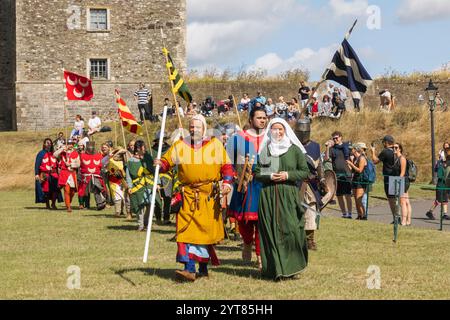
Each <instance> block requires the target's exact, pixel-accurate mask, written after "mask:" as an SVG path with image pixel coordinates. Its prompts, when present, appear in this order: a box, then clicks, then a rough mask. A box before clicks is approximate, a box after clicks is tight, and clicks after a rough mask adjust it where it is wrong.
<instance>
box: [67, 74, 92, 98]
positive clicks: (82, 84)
mask: <svg viewBox="0 0 450 320" xmlns="http://www.w3.org/2000/svg"><path fill="white" fill-rule="evenodd" d="M64 81H65V83H66V89H67V92H66V96H67V99H68V100H84V101H89V100H91V99H92V97H94V91H93V90H92V80H91V79H88V78H86V77H83V76H80V75H78V74H76V73H73V72H69V71H65V70H64Z"/></svg>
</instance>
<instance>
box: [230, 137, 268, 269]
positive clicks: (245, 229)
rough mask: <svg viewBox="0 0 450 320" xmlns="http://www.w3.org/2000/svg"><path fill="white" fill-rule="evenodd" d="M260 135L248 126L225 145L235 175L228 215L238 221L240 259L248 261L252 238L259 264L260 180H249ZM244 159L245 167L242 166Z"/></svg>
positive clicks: (258, 148) (253, 167)
mask: <svg viewBox="0 0 450 320" xmlns="http://www.w3.org/2000/svg"><path fill="white" fill-rule="evenodd" d="M263 138H264V132H262V133H261V134H257V132H256V131H255V130H254V129H249V130H246V131H240V132H238V133H236V134H235V135H234V136H233V137H231V139H230V140H229V141H228V144H227V152H228V155H229V157H230V159H232V163H233V164H234V168H235V170H236V172H237V177H238V179H237V181H235V182H236V183H235V185H234V188H233V195H232V197H231V203H230V206H229V208H228V215H230V216H232V217H234V218H235V219H236V220H237V221H238V226H239V233H240V234H241V237H242V239H243V241H244V246H243V250H242V259H243V260H244V261H246V262H250V261H251V259H252V245H253V240H254V241H255V251H256V257H257V261H258V265H259V266H260V264H261V258H260V256H261V250H260V241H259V234H258V204H259V195H260V193H261V188H262V184H261V182H260V181H257V180H255V179H252V177H253V176H252V174H253V172H254V170H255V169H256V164H257V158H258V152H259V151H260V146H261V143H262V140H263ZM246 157H247V158H246ZM246 162H247V168H245V167H246V165H245V164H246ZM243 171H249V172H248V173H250V176H248V177H249V178H247V177H246V175H247V172H244V173H243ZM242 180H245V181H242ZM241 181H242V182H241ZM239 183H241V184H243V185H244V186H243V187H241V190H238V189H239Z"/></svg>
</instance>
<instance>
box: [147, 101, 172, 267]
mask: <svg viewBox="0 0 450 320" xmlns="http://www.w3.org/2000/svg"><path fill="white" fill-rule="evenodd" d="M166 117H167V106H164V111H163V119H162V124H161V134H160V136H159V144H158V155H157V159H160V158H161V153H162V145H163V139H164V130H165V128H166ZM158 176H159V165H157V166H156V168H155V175H154V181H153V190H152V202H151V205H150V216H149V218H148V226H147V237H146V239H145V249H144V258H143V262H144V263H146V262H147V260H148V249H149V246H150V236H151V232H152V222H153V214H154V212H155V201H156V188H157V187H158Z"/></svg>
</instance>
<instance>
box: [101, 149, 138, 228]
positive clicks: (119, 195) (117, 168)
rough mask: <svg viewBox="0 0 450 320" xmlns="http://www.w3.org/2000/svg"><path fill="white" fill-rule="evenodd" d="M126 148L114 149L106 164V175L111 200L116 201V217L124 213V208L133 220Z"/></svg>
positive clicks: (128, 217) (128, 216)
mask: <svg viewBox="0 0 450 320" xmlns="http://www.w3.org/2000/svg"><path fill="white" fill-rule="evenodd" d="M126 153H127V151H126V150H125V149H118V150H115V151H113V153H112V155H111V157H109V159H108V162H107V163H105V164H106V175H107V177H108V184H109V192H110V195H111V201H112V202H113V203H114V211H115V214H116V217H118V216H120V215H123V213H124V208H125V210H126V212H127V219H128V220H131V219H132V217H131V209H130V201H129V197H127V191H128V189H127V184H126V181H125V176H126V174H125V169H126V165H125V164H126V163H127V161H126Z"/></svg>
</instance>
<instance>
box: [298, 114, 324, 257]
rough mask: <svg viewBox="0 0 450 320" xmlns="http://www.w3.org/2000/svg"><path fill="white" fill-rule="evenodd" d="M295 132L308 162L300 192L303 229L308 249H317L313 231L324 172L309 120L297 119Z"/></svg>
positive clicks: (315, 224)
mask: <svg viewBox="0 0 450 320" xmlns="http://www.w3.org/2000/svg"><path fill="white" fill-rule="evenodd" d="M295 134H296V135H297V138H298V139H299V140H300V142H301V143H302V144H303V146H304V147H305V150H306V162H307V164H308V169H309V176H308V179H307V180H305V181H303V183H302V185H301V188H300V193H301V200H302V201H303V202H304V203H305V205H307V206H308V208H307V209H306V212H305V231H306V237H307V243H308V249H309V250H317V244H316V242H315V240H314V232H315V231H316V230H317V222H316V221H317V211H318V210H320V208H322V205H323V203H322V200H321V199H322V194H321V181H322V183H323V180H324V173H323V167H322V164H321V153H320V144H318V143H317V142H315V141H312V140H311V139H310V134H311V122H310V120H298V121H297V124H296V127H295Z"/></svg>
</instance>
